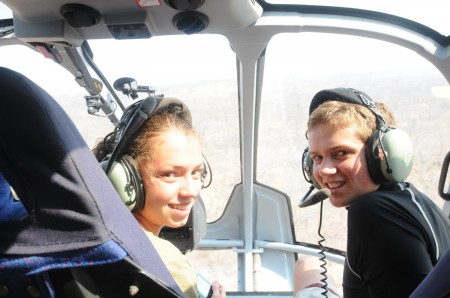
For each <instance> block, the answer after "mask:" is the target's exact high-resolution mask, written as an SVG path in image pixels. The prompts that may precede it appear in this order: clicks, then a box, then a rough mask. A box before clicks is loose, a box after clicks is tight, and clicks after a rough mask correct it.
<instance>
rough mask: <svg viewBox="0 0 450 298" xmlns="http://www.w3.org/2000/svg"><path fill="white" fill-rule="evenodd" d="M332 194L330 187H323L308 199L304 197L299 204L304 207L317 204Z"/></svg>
mask: <svg viewBox="0 0 450 298" xmlns="http://www.w3.org/2000/svg"><path fill="white" fill-rule="evenodd" d="M330 195H331V192H330V190H329V189H328V188H322V189H320V190H319V191H317V192H316V193H315V194H313V195H311V196H309V197H307V198H306V199H305V198H303V199H302V200H301V201H300V203H299V204H298V207H300V208H304V207H308V206H312V205H315V204H317V203H320V202H322V201H323V200H325V199H327V198H328V197H329V196H330Z"/></svg>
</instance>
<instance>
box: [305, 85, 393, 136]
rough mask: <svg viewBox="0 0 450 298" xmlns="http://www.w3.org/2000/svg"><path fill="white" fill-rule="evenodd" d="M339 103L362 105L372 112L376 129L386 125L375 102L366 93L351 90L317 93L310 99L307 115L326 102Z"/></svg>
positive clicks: (335, 89) (327, 90)
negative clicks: (375, 121)
mask: <svg viewBox="0 0 450 298" xmlns="http://www.w3.org/2000/svg"><path fill="white" fill-rule="evenodd" d="M333 100H336V101H340V102H346V103H351V104H358V105H362V106H364V107H366V108H368V109H370V110H371V111H372V113H373V114H374V115H375V117H376V120H377V128H382V127H384V126H385V125H386V122H385V121H384V119H383V116H382V115H381V114H380V113H379V112H378V110H377V108H376V106H375V102H374V101H373V100H372V99H371V98H370V96H369V95H367V94H366V93H364V92H362V91H359V90H356V89H353V88H334V89H325V90H322V91H319V92H318V93H317V94H316V95H315V96H314V97H313V99H312V101H311V105H310V106H309V115H311V114H312V112H314V110H316V109H317V108H318V107H319V106H320V105H321V104H323V103H324V102H326V101H333Z"/></svg>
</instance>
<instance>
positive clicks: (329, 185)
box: [326, 182, 345, 189]
mask: <svg viewBox="0 0 450 298" xmlns="http://www.w3.org/2000/svg"><path fill="white" fill-rule="evenodd" d="M344 184H345V183H343V182H330V183H327V184H326V185H327V188H329V189H335V188H338V187H341V186H342V185H344Z"/></svg>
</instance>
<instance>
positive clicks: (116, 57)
mask: <svg viewBox="0 0 450 298" xmlns="http://www.w3.org/2000/svg"><path fill="white" fill-rule="evenodd" d="M442 13H444V12H443V10H442ZM89 44H90V47H91V48H92V50H93V53H94V61H95V63H96V64H97V65H98V67H99V68H100V69H101V70H102V71H103V74H104V75H105V77H106V78H107V79H108V80H109V81H110V84H111V85H112V84H113V82H114V81H115V80H117V79H119V78H121V77H131V78H134V79H135V80H136V81H137V83H138V84H139V85H144V86H145V85H149V86H152V87H154V88H155V89H156V92H157V93H163V94H164V95H165V96H170V97H177V98H180V99H182V100H183V101H185V102H186V103H187V104H188V106H189V108H190V110H191V112H192V115H193V122H194V127H196V128H197V130H198V131H199V132H200V134H201V135H202V136H203V139H204V154H205V156H206V158H207V159H208V161H209V163H210V165H211V168H212V173H213V182H212V185H211V187H209V188H208V189H205V190H204V191H203V192H202V197H203V198H204V201H205V205H206V210H207V212H208V221H209V222H212V221H215V220H217V219H218V218H219V217H220V216H221V215H222V213H223V211H224V209H225V207H226V205H227V202H228V199H229V197H230V196H231V194H232V191H233V189H234V187H235V185H236V184H239V183H241V148H240V146H241V143H240V137H241V135H240V127H239V111H240V110H239V100H238V95H239V92H238V87H237V84H236V83H237V82H238V77H237V74H236V57H235V55H234V53H233V51H232V49H231V47H230V45H229V43H228V40H227V39H226V38H225V37H224V36H220V35H191V36H166V37H153V38H151V39H146V40H126V41H118V40H94V41H89ZM265 55H266V60H265V74H264V81H263V88H262V92H261V107H260V115H259V122H258V125H259V127H258V134H257V140H258V143H257V144H256V145H255V146H256V148H255V149H256V150H257V153H258V154H257V160H256V167H255V168H256V181H257V182H258V183H261V184H265V185H267V186H269V187H271V188H274V189H277V190H279V191H280V192H283V193H285V194H286V195H287V196H288V197H289V199H290V202H291V207H292V212H293V221H294V226H295V232H296V240H297V241H302V242H308V243H317V240H318V236H317V228H318V222H319V221H318V218H319V209H318V207H317V206H316V207H311V208H306V209H299V208H298V202H299V200H300V198H301V197H302V196H303V195H304V194H305V193H306V191H307V189H308V188H309V185H308V184H307V183H306V182H305V180H304V178H303V174H302V169H301V155H302V153H303V150H304V149H305V147H306V146H307V141H306V138H305V128H306V119H307V116H308V114H307V111H308V107H309V103H310V100H311V98H312V96H313V95H314V94H315V93H316V92H318V91H319V90H321V89H326V88H335V87H352V88H356V89H360V90H363V91H365V92H367V93H368V94H369V95H371V97H372V98H373V99H374V100H379V101H382V102H385V103H387V104H388V105H389V106H390V107H391V108H392V110H393V111H394V113H395V114H396V115H397V123H398V126H399V127H400V128H402V129H404V130H405V131H406V132H407V133H408V134H409V135H410V136H411V139H412V142H413V144H414V148H415V158H414V163H415V165H414V168H413V172H412V174H411V176H410V177H409V178H408V180H409V181H411V182H413V183H414V185H415V186H416V187H418V188H419V189H421V190H423V191H424V192H425V193H427V194H428V195H429V196H430V197H431V198H432V199H433V200H434V201H435V202H436V203H437V204H438V206H439V207H442V206H443V203H444V201H443V200H442V199H440V198H439V196H438V193H437V185H438V179H439V173H440V166H441V163H442V160H443V158H444V156H445V154H446V153H447V151H448V148H450V138H448V137H447V136H449V135H450V117H449V115H448V111H450V100H449V98H448V96H447V97H442V96H441V95H442V94H440V93H439V92H437V91H439V90H440V89H439V88H438V87H439V86H442V85H447V82H446V80H445V79H444V78H443V76H442V75H441V74H440V73H439V72H438V71H437V70H436V68H434V67H433V65H431V64H430V63H429V62H428V61H426V60H425V59H423V58H422V57H420V56H419V55H417V54H416V53H415V52H413V51H410V50H407V49H404V48H401V47H400V46H397V45H393V44H389V43H386V42H382V41H376V40H372V39H368V38H363V37H350V36H345V35H332V34H324V33H289V34H287V33H286V34H280V35H277V36H275V37H274V38H273V39H272V40H271V42H270V43H269V45H268V47H267V49H266V51H265ZM0 64H1V66H4V67H9V68H12V69H15V70H18V71H19V72H21V73H23V74H24V75H26V76H28V77H30V78H31V79H32V80H33V81H35V82H36V83H37V84H38V85H40V86H42V87H43V88H44V89H45V90H46V91H47V92H49V93H50V94H51V95H52V96H53V97H55V98H56V99H57V100H58V101H59V102H60V104H61V105H62V106H63V108H64V109H65V110H66V111H67V113H69V115H70V116H71V117H72V119H73V120H74V122H75V124H76V125H77V127H78V128H79V130H80V131H81V133H82V135H83V136H84V138H85V139H86V141H87V143H88V145H89V146H90V147H93V146H94V145H95V143H96V142H97V141H98V140H99V138H101V137H103V136H104V135H105V134H106V133H108V132H110V131H112V129H113V126H112V124H111V123H110V122H109V120H108V118H107V117H105V115H100V117H96V116H92V115H89V114H88V113H87V108H86V104H85V98H84V96H85V95H87V93H86V91H85V90H84V89H83V88H81V87H80V86H79V85H78V84H77V83H76V81H75V79H74V78H73V76H71V75H70V74H69V73H68V72H67V71H65V70H63V69H62V68H61V67H60V66H59V65H57V64H56V63H54V62H53V61H51V60H49V59H44V58H43V57H42V55H40V54H38V53H36V52H33V51H31V50H30V49H28V48H25V47H23V46H8V47H6V46H5V47H0ZM119 96H120V98H121V100H123V102H124V103H125V105H128V104H130V103H131V102H132V101H131V99H129V98H127V97H126V96H125V95H123V94H119ZM10 100H12V99H10ZM425 170H426V171H425ZM323 216H324V220H323V227H322V231H323V234H324V235H325V238H326V242H325V243H324V245H325V246H328V247H334V248H337V249H341V250H345V249H346V247H345V243H346V227H345V225H346V210H345V209H344V208H341V209H336V208H333V207H331V206H330V204H329V203H328V202H326V203H325V204H324V215H323ZM337 227H338V228H337ZM219 253H223V252H221V251H219ZM217 259H224V258H223V257H222V255H221V256H218V257H217V258H216V260H217ZM226 259H229V260H230V261H229V262H226V261H224V262H223V263H222V264H217V263H214V262H213V261H210V260H209V261H208V262H209V263H207V262H206V261H205V259H199V261H198V264H196V265H195V266H196V268H198V269H199V270H200V271H207V270H213V271H214V272H221V273H220V275H221V276H222V277H220V276H219V277H220V278H219V279H221V280H225V281H226V288H227V289H229V290H230V291H233V290H236V289H237V285H236V283H235V281H236V278H235V277H236V272H235V270H237V266H236V260H235V259H236V258H233V257H230V258H226ZM233 262H234V263H233ZM230 263H232V264H230ZM230 271H232V272H231V273H230ZM230 276H231V277H232V278H229V277H230ZM336 276H338V277H339V276H341V274H336Z"/></svg>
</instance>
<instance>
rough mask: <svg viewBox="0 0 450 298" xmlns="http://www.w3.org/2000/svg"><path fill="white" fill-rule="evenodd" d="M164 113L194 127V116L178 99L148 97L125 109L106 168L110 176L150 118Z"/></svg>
mask: <svg viewBox="0 0 450 298" xmlns="http://www.w3.org/2000/svg"><path fill="white" fill-rule="evenodd" d="M164 113H175V114H177V115H179V116H180V117H181V118H182V119H184V120H185V121H186V122H187V123H189V124H190V125H191V126H192V116H191V112H190V111H189V109H188V107H187V105H185V104H184V103H183V102H182V101H181V100H179V99H177V98H171V97H168V98H155V97H147V98H146V99H144V100H140V101H137V102H136V103H134V104H132V105H130V106H129V107H128V108H127V109H125V111H124V113H123V115H122V117H121V118H120V121H119V125H118V126H117V128H116V131H115V133H116V139H115V143H116V144H115V146H114V149H113V151H112V153H111V155H110V158H109V160H108V164H107V166H106V167H105V172H106V173H107V174H108V173H109V171H110V170H111V166H112V164H113V162H114V161H115V160H116V159H117V158H118V157H119V156H120V154H121V152H123V151H124V150H126V148H128V146H129V145H130V144H131V143H132V142H133V140H134V139H135V137H136V136H137V135H138V133H139V131H140V129H141V128H142V125H143V124H144V123H145V121H147V120H148V119H149V118H151V117H153V116H155V115H161V114H164Z"/></svg>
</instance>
